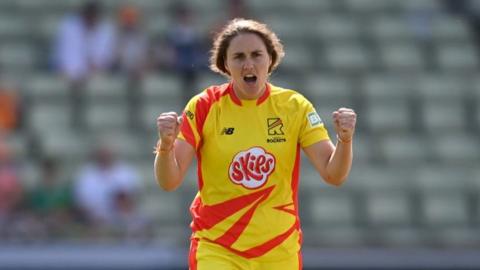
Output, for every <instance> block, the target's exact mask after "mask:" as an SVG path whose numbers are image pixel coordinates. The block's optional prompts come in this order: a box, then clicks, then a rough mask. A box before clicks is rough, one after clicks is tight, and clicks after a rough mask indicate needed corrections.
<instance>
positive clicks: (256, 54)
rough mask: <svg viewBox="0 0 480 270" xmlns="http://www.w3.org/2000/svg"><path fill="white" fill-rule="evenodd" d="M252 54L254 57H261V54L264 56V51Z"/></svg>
mask: <svg viewBox="0 0 480 270" xmlns="http://www.w3.org/2000/svg"><path fill="white" fill-rule="evenodd" d="M252 56H253V57H260V56H262V53H260V52H254V53H252Z"/></svg>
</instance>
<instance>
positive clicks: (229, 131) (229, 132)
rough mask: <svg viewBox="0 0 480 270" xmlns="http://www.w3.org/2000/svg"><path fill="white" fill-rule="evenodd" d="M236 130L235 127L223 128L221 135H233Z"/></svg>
mask: <svg viewBox="0 0 480 270" xmlns="http://www.w3.org/2000/svg"><path fill="white" fill-rule="evenodd" d="M234 130H235V128H233V127H229V128H223V130H222V133H220V134H222V135H232V134H233V131H234Z"/></svg>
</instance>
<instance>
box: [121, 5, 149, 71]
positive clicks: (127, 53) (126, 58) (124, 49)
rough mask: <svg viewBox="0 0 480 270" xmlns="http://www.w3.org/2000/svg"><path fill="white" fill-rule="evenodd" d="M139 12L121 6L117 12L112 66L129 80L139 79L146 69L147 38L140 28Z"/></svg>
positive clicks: (129, 7)
mask: <svg viewBox="0 0 480 270" xmlns="http://www.w3.org/2000/svg"><path fill="white" fill-rule="evenodd" d="M140 19H141V14H140V11H139V10H138V9H137V8H136V7H134V6H130V5H127V6H123V7H121V8H120V10H119V12H118V29H117V33H116V40H115V43H116V49H115V58H114V66H115V69H118V70H119V71H120V72H122V73H124V74H126V75H127V76H128V77H129V78H135V79H136V78H141V77H142V75H143V73H144V72H145V69H146V68H147V50H148V38H147V36H146V33H145V32H144V31H143V28H142V26H141V21H140Z"/></svg>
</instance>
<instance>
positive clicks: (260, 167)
mask: <svg viewBox="0 0 480 270" xmlns="http://www.w3.org/2000/svg"><path fill="white" fill-rule="evenodd" d="M274 169H275V157H274V156H273V155H272V154H270V153H268V152H266V151H265V150H264V149H263V148H261V147H252V148H250V149H248V150H246V151H242V152H240V153H238V154H236V155H235V157H234V158H233V160H232V163H230V168H229V171H228V173H229V176H230V180H232V182H233V183H235V184H238V185H242V186H244V187H246V188H249V189H255V188H259V187H262V186H263V185H264V184H265V183H266V182H267V179H268V177H269V176H270V174H271V173H272V172H273V170H274Z"/></svg>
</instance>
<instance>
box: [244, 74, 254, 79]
mask: <svg viewBox="0 0 480 270" xmlns="http://www.w3.org/2000/svg"><path fill="white" fill-rule="evenodd" d="M245 77H246V78H253V77H255V75H251V74H248V75H245Z"/></svg>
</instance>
